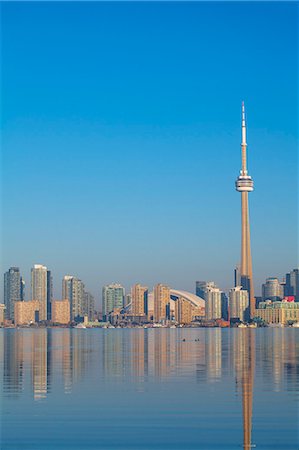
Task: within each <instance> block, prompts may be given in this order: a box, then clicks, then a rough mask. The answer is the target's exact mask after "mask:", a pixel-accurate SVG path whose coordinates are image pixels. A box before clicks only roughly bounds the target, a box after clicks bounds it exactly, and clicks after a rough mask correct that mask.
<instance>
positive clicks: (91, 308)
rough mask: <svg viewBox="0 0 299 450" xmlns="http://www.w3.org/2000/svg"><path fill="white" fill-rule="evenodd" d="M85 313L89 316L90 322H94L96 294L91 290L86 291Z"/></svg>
mask: <svg viewBox="0 0 299 450" xmlns="http://www.w3.org/2000/svg"><path fill="white" fill-rule="evenodd" d="M83 315H84V316H87V317H88V320H89V321H90V322H93V320H94V316H95V303H94V296H93V295H91V293H90V292H84V305H83Z"/></svg>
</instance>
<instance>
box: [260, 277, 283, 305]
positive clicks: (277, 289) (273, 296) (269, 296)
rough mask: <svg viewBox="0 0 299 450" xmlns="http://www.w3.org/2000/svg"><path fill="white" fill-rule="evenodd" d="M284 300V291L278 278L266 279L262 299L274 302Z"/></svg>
mask: <svg viewBox="0 0 299 450" xmlns="http://www.w3.org/2000/svg"><path fill="white" fill-rule="evenodd" d="M283 298H284V289H283V286H282V285H281V283H280V281H279V280H278V278H275V277H271V278H267V279H266V283H264V284H263V285H262V299H263V301H265V300H271V301H272V302H276V301H280V300H282V299H283Z"/></svg>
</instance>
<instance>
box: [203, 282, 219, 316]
mask: <svg viewBox="0 0 299 450" xmlns="http://www.w3.org/2000/svg"><path fill="white" fill-rule="evenodd" d="M221 294H222V292H221V291H220V289H219V288H216V287H212V286H207V287H206V289H205V291H204V297H203V298H204V300H205V318H206V319H207V320H216V319H221Z"/></svg>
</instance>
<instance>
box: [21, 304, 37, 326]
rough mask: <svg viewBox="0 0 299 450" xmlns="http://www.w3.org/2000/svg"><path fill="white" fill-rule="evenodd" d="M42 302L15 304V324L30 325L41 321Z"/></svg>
mask: <svg viewBox="0 0 299 450" xmlns="http://www.w3.org/2000/svg"><path fill="white" fill-rule="evenodd" d="M39 308H40V302H39V301H37V300H30V301H28V302H15V324H16V325H28V324H30V323H35V322H38V321H39V313H40V312H39Z"/></svg>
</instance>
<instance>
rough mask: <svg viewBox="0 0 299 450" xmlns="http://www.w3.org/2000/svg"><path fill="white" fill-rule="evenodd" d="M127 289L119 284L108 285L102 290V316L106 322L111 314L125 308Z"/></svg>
mask: <svg viewBox="0 0 299 450" xmlns="http://www.w3.org/2000/svg"><path fill="white" fill-rule="evenodd" d="M124 297H125V288H124V287H123V286H122V285H121V284H118V283H112V284H108V285H107V286H104V287H103V290H102V314H103V318H104V320H106V318H107V316H108V314H109V313H111V312H112V311H113V310H115V309H121V308H123V306H124Z"/></svg>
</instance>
